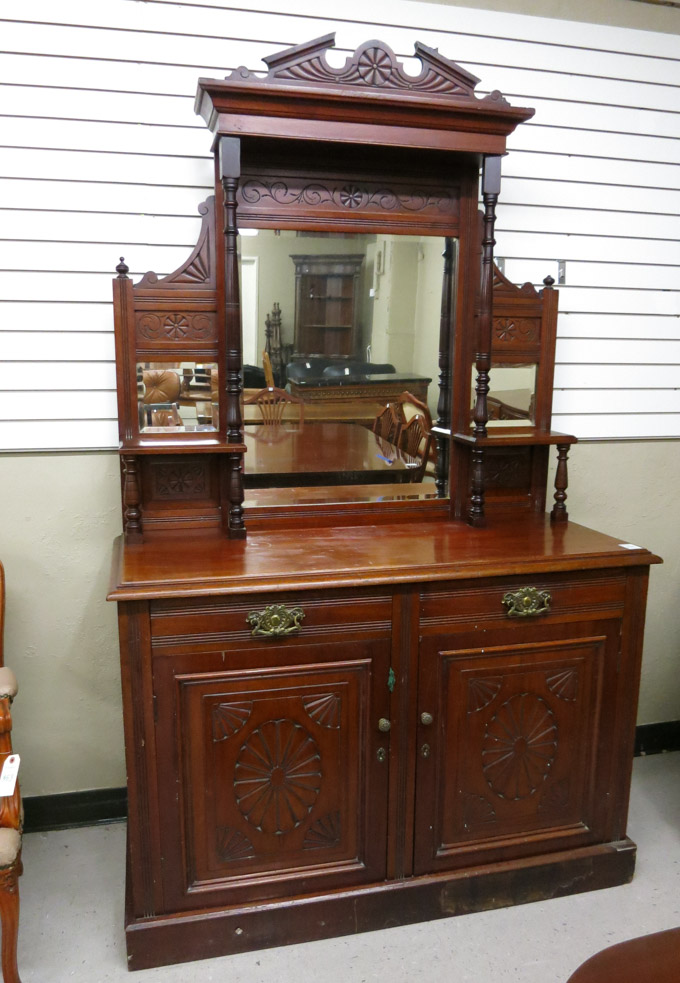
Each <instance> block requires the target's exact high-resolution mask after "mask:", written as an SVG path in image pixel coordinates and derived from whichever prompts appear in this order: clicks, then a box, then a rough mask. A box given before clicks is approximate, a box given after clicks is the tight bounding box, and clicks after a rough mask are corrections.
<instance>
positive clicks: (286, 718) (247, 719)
mask: <svg viewBox="0 0 680 983" xmlns="http://www.w3.org/2000/svg"><path fill="white" fill-rule="evenodd" d="M389 653H390V646H389V641H387V640H386V641H360V640H359V641H356V642H355V643H353V644H351V645H349V646H348V645H347V644H346V643H345V644H343V643H332V642H331V643H329V644H327V645H323V646H321V645H319V644H315V645H296V644H291V643H283V644H281V643H278V644H277V643H273V644H272V643H270V644H269V645H262V644H261V643H260V647H258V646H254V647H253V648H248V649H247V650H246V651H231V652H228V653H205V652H203V653H200V654H198V655H194V656H184V657H175V658H158V659H157V660H156V666H155V674H154V675H155V687H156V692H157V701H158V718H159V719H158V731H159V736H160V741H159V747H160V746H165V750H164V751H163V752H161V753H159V758H161V761H160V762H159V796H160V798H161V811H162V814H163V815H164V818H163V820H162V836H163V840H164V843H163V852H164V856H165V863H164V871H163V881H164V890H165V894H164V896H165V903H166V905H167V906H168V907H169V908H171V909H177V908H178V907H196V906H201V907H203V906H211V905H218V904H220V905H221V904H236V903H239V902H246V901H249V902H250V901H255V900H263V899H270V898H276V897H281V896H288V895H291V894H297V893H305V892H309V891H323V890H326V889H331V888H337V887H342V886H348V885H352V884H356V883H362V882H365V881H372V880H380V879H382V878H383V877H384V876H385V864H386V810H387V763H386V760H385V759H386V756H387V755H386V751H387V748H386V740H385V739H384V737H383V735H382V734H381V733H380V732H379V730H378V728H377V726H376V722H377V720H378V719H379V717H380V716H381V715H386V714H387V712H388V710H387V706H388V698H389V692H388V689H387V677H388V672H389ZM381 738H382V739H381Z"/></svg>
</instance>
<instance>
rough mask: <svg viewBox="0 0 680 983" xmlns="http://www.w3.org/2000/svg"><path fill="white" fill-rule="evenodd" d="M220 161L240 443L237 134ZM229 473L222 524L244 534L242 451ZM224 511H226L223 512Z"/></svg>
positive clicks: (232, 431) (231, 437) (233, 404)
mask: <svg viewBox="0 0 680 983" xmlns="http://www.w3.org/2000/svg"><path fill="white" fill-rule="evenodd" d="M219 165H220V176H221V179H222V187H223V190H224V241H225V260H224V273H225V330H226V364H227V384H226V397H227V444H236V445H239V446H240V445H242V444H243V418H242V416H241V393H242V382H241V368H242V362H243V355H242V350H241V349H242V345H241V300H240V296H239V271H238V227H237V221H236V190H237V188H238V182H239V178H240V176H241V142H240V140H239V139H238V138H237V137H220V142H219ZM227 469H228V476H227V479H226V480H223V482H222V488H223V493H226V499H227V500H226V501H225V500H224V494H223V498H222V501H223V507H222V515H223V518H222V525H223V528H226V532H227V533H228V535H229V536H230V537H232V538H236V539H240V538H242V537H243V536H245V534H246V528H245V524H244V521H243V454H242V451H241V450H240V449H239V451H238V453H234V454H229V455H228V463H227ZM225 512H226V515H225Z"/></svg>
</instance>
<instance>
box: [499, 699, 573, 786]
mask: <svg viewBox="0 0 680 983" xmlns="http://www.w3.org/2000/svg"><path fill="white" fill-rule="evenodd" d="M556 753H557V724H556V722H555V715H554V713H553V712H552V710H551V709H550V707H549V706H548V704H547V703H546V702H545V700H543V699H541V697H540V696H536V695H535V694H534V693H518V694H517V696H513V697H511V698H510V699H509V700H506V702H505V703H504V704H503V705H502V706H501V707H499V708H498V711H497V712H496V714H495V715H494V716H493V717H492V718H491V720H490V721H489V723H488V724H487V726H486V733H485V735H484V741H483V744H482V771H483V772H484V777H485V779H486V781H487V784H488V785H489V788H490V789H492V791H494V792H495V793H496V795H498V796H499V798H501V799H510V800H514V801H515V802H516V801H518V800H519V799H527V798H529V796H531V795H533V794H534V793H535V792H536V790H537V789H538V788H539V787H540V786H541V785H542V784H543V782H544V781H545V779H546V778H547V776H548V774H549V772H550V769H551V767H552V764H553V761H554V760H555V755H556Z"/></svg>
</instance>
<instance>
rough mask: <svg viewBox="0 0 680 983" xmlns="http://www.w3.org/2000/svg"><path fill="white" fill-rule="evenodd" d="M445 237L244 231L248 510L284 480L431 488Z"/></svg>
mask: <svg viewBox="0 0 680 983" xmlns="http://www.w3.org/2000/svg"><path fill="white" fill-rule="evenodd" d="M445 246H446V240H445V239H444V238H443V237H441V236H432V235H413V234H392V233H379V232H378V233H369V232H358V233H354V232H343V233H333V232H316V231H310V230H295V229H262V228H260V229H251V230H244V231H243V232H242V234H241V235H240V237H239V252H240V269H241V315H242V325H243V351H244V371H243V381H244V400H243V419H244V434H245V443H246V446H247V453H246V455H245V461H244V481H245V493H246V498H245V503H244V504H245V505H246V507H256V506H257V505H258V504H260V503H265V502H266V503H268V502H269V501H270V500H271V495H266V494H265V495H263V494H262V493H261V492H262V489H268V488H281V487H298V488H301V489H314V490H313V492H310V493H309V497H310V498H313V500H315V501H334V500H341V501H342V500H357V501H361V500H366V499H372V500H375V499H378V500H385V499H392V498H395V497H397V498H400V497H403V496H409V497H413V496H415V495H417V496H420V497H423V498H425V497H432V498H434V497H437V490H436V488H435V483H434V479H435V445H434V439H433V437H432V436H431V433H430V431H431V427H432V421H433V420H434V421H435V422H436V420H437V413H438V404H439V365H438V362H439V347H440V322H441V305H442V284H443V277H444V262H445V260H444V251H445ZM452 279H453V278H449V289H452V287H451V280H452ZM263 356H264V357H263ZM263 363H264V364H263ZM272 387H273V388H272ZM262 390H265V391H264V392H263V391H262ZM274 402H275V403H277V405H276V406H272V403H274ZM443 491H444V490H443V489H442V488H440V489H439V497H442V492H443ZM303 494H304V493H303Z"/></svg>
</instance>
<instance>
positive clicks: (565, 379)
mask: <svg viewBox="0 0 680 983" xmlns="http://www.w3.org/2000/svg"><path fill="white" fill-rule="evenodd" d="M678 371H679V370H678V366H677V365H568V364H564V363H562V364H558V365H556V366H555V389H655V388H657V387H659V388H661V389H672V388H673V387H674V386H676V385H677V382H678Z"/></svg>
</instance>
